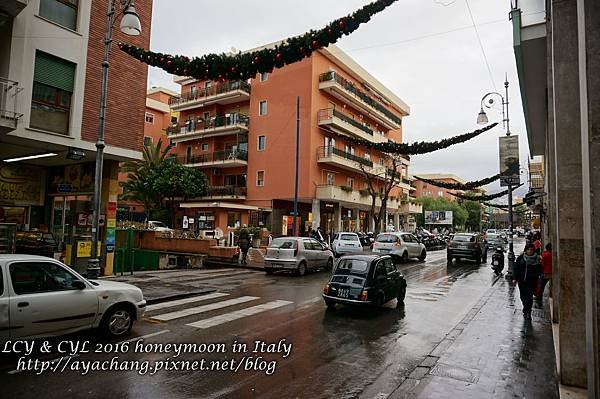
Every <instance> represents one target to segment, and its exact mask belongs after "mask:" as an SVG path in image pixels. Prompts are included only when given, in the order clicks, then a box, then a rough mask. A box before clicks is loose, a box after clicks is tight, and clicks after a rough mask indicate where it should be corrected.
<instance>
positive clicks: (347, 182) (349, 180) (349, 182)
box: [346, 177, 354, 188]
mask: <svg viewBox="0 0 600 399" xmlns="http://www.w3.org/2000/svg"><path fill="white" fill-rule="evenodd" d="M346 185H347V186H348V187H350V188H354V179H353V178H352V177H349V178H348V179H347V180H346Z"/></svg>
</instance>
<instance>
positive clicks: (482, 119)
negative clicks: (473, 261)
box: [477, 77, 515, 279]
mask: <svg viewBox="0 0 600 399" xmlns="http://www.w3.org/2000/svg"><path fill="white" fill-rule="evenodd" d="M504 89H505V93H506V95H505V96H502V94H500V93H498V92H491V93H487V94H486V95H485V96H483V97H482V98H481V110H480V111H479V115H477V123H478V124H480V125H482V124H486V123H488V117H487V114H486V113H485V111H484V110H483V107H484V106H485V107H486V108H492V106H493V105H494V104H496V100H495V99H494V98H493V96H497V97H499V98H500V99H501V100H502V125H503V126H504V127H506V135H507V136H510V119H509V117H508V77H506V79H505V81H504ZM486 100H488V101H487V103H486V102H485V101H486ZM505 108H506V112H505ZM501 172H503V171H501ZM512 197H513V194H512V184H511V181H510V180H509V181H508V272H507V273H506V279H511V278H512V273H513V266H514V263H515V252H514V245H513V208H512V200H513V198H512Z"/></svg>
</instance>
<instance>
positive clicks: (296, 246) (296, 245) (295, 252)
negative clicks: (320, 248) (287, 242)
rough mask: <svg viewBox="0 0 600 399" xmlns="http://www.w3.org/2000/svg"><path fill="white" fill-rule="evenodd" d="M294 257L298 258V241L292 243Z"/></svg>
mask: <svg viewBox="0 0 600 399" xmlns="http://www.w3.org/2000/svg"><path fill="white" fill-rule="evenodd" d="M294 256H298V240H296V241H294Z"/></svg>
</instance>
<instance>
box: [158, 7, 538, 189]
mask: <svg viewBox="0 0 600 399" xmlns="http://www.w3.org/2000/svg"><path fill="white" fill-rule="evenodd" d="M368 2H369V0H303V1H298V0H244V1H242V0H236V1H231V0H230V1H224V0H202V1H198V0H154V11H153V20H152V39H151V49H152V50H154V51H160V52H165V53H178V54H185V55H188V56H194V55H197V56H201V55H203V54H206V53H210V52H224V51H229V50H230V49H231V47H235V48H236V49H238V50H246V49H249V48H253V47H257V46H260V45H263V44H267V43H271V42H273V41H276V40H280V39H283V38H286V37H289V36H294V35H298V34H301V33H303V32H305V31H307V30H309V29H311V28H313V29H320V28H321V27H323V26H325V25H326V24H327V23H328V22H330V21H331V20H333V19H336V18H339V17H341V16H343V15H346V14H348V13H349V12H351V11H354V10H356V9H358V8H360V7H361V6H363V5H365V4H367V3H368ZM469 10H470V12H469ZM509 11H510V1H509V0H455V1H453V0H400V1H398V2H396V3H394V4H393V5H392V6H390V7H389V8H388V9H386V10H385V11H383V12H382V13H380V14H378V15H376V16H375V17H374V18H372V19H371V21H370V22H369V23H367V24H365V25H362V26H361V27H360V28H359V29H358V30H357V31H356V32H354V33H353V34H352V35H350V36H344V37H343V38H342V39H340V41H338V43H337V45H338V46H339V47H340V48H342V49H343V50H344V51H345V52H346V53H348V54H349V55H350V56H351V57H352V58H354V59H355V60H356V61H357V62H358V63H359V64H361V65H362V66H363V67H364V68H365V69H366V70H367V71H369V72H370V73H371V74H372V75H373V76H375V77H376V78H377V79H379V80H380V81H381V82H382V83H383V84H384V85H386V86H387V87H388V88H390V89H391V90H392V91H393V92H394V93H396V94H397V95H398V96H399V97H400V98H402V99H403V100H404V101H405V102H406V103H407V104H408V105H409V106H410V107H411V115H410V116H408V117H406V118H405V119H404V124H403V125H404V137H405V141H407V142H413V141H421V140H427V141H429V140H436V139H440V138H444V137H449V136H454V135H457V134H461V133H464V132H467V131H472V130H474V129H477V128H478V127H479V126H478V125H477V124H476V117H477V114H478V112H479V108H480V100H481V98H482V97H483V95H484V94H485V93H487V92H490V91H496V90H497V91H500V92H501V93H502V94H504V84H503V82H504V77H505V74H507V75H508V80H509V82H510V92H509V99H510V127H511V132H512V133H513V134H519V136H520V150H521V166H522V167H525V168H526V167H527V156H528V149H527V139H526V132H525V122H524V118H523V110H522V106H521V97H520V91H519V83H518V79H517V71H516V66H515V57H514V53H513V48H512V40H513V39H512V25H511V22H510V21H509V20H508V13H509ZM471 15H472V19H471ZM473 21H474V22H475V26H476V28H474V26H473ZM476 31H477V32H479V37H480V40H479V39H478V36H477V33H476ZM482 48H483V51H482ZM484 52H485V56H486V57H487V61H488V64H486V62H485V59H484V55H483V53H484ZM488 65H489V68H488ZM148 84H149V86H165V87H168V88H171V89H174V90H176V91H179V86H178V85H175V84H174V83H173V80H172V77H171V76H170V75H168V74H167V73H166V72H163V71H162V70H160V69H157V68H150V74H149V82H148ZM488 116H489V118H490V121H492V122H493V121H501V119H502V117H501V107H498V108H497V109H492V110H489V111H488ZM502 134H503V130H502V126H499V127H496V128H495V129H493V130H492V131H490V132H488V133H485V134H484V135H483V137H481V136H480V137H478V138H476V139H473V140H471V141H469V142H467V143H464V144H459V145H455V146H453V147H450V148H449V149H446V150H442V151H438V152H435V153H432V154H429V155H419V156H414V157H412V160H411V162H412V165H411V170H410V171H411V173H413V174H417V173H418V172H422V173H435V172H444V173H454V174H456V175H458V176H461V177H463V178H464V179H466V180H478V179H482V178H485V177H488V176H490V175H493V174H496V173H498V170H499V165H498V163H499V162H498V137H499V136H500V135H502ZM526 178H527V176H526V174H522V175H521V180H522V181H523V180H526ZM488 190H489V191H490V192H497V191H499V190H500V187H499V184H498V183H496V184H492V185H490V186H489V187H488ZM525 192H526V189H525V188H522V189H521V190H519V191H518V193H519V194H520V195H524V193H525Z"/></svg>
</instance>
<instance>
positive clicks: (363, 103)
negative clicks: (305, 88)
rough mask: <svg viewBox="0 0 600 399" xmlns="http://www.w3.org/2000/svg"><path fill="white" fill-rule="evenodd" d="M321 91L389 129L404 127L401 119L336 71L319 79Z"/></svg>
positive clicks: (327, 73)
mask: <svg viewBox="0 0 600 399" xmlns="http://www.w3.org/2000/svg"><path fill="white" fill-rule="evenodd" d="M319 89H320V90H323V91H326V92H328V93H329V94H331V95H332V96H334V97H335V98H337V99H338V100H340V101H343V102H344V103H346V104H348V105H350V106H351V107H353V108H356V109H357V110H360V111H361V112H363V113H365V114H366V115H368V116H369V117H370V118H371V119H373V120H375V121H377V123H380V124H381V125H383V126H385V127H386V128H388V129H399V128H400V126H402V118H401V117H399V116H397V115H396V114H394V113H393V112H391V111H390V110H389V109H387V108H386V106H385V105H383V104H382V103H381V102H379V101H377V100H375V99H373V98H372V97H371V96H369V95H368V94H366V93H365V92H364V91H362V90H360V89H358V88H357V87H356V86H355V85H354V84H353V83H352V82H350V81H348V80H346V79H344V78H343V77H341V76H340V75H338V74H337V73H335V72H334V71H329V72H326V73H324V74H322V75H321V76H320V77H319Z"/></svg>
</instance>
